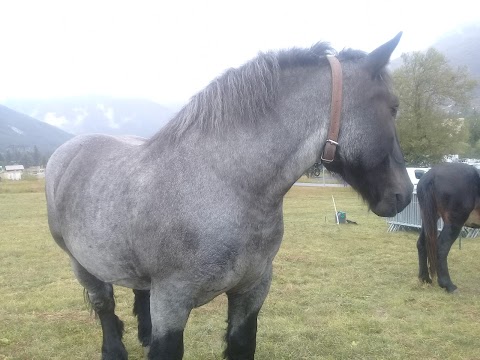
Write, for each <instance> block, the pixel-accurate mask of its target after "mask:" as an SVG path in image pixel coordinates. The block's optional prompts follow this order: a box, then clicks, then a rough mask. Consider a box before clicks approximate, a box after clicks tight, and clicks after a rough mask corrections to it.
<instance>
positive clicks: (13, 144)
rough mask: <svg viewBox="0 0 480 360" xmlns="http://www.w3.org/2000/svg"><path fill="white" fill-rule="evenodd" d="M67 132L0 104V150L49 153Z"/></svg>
mask: <svg viewBox="0 0 480 360" xmlns="http://www.w3.org/2000/svg"><path fill="white" fill-rule="evenodd" d="M72 137H73V135H72V134H69V133H67V132H65V131H63V130H60V129H59V128H57V127H55V126H52V125H49V124H46V123H44V122H42V121H39V120H37V119H34V118H32V117H30V116H27V115H24V114H22V113H19V112H17V111H14V110H12V109H9V108H8V107H6V106H3V105H0V152H4V151H6V150H7V149H13V148H17V149H23V150H25V149H30V150H31V149H33V147H34V146H37V148H38V150H39V151H40V152H41V153H46V154H51V153H52V152H53V151H54V150H55V149H56V148H57V147H59V146H60V145H61V144H63V143H64V142H65V141H67V140H69V139H71V138H72Z"/></svg>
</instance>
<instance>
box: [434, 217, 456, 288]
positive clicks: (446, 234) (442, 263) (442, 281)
mask: <svg viewBox="0 0 480 360" xmlns="http://www.w3.org/2000/svg"><path fill="white" fill-rule="evenodd" d="M461 230H462V227H461V226H456V225H451V224H445V225H444V226H443V229H442V231H441V233H440V236H439V237H438V270H437V271H438V285H440V287H442V288H445V289H446V290H447V291H448V292H453V291H455V290H456V289H457V287H456V286H455V285H454V284H453V283H452V280H451V279H450V274H449V273H448V263H447V256H448V253H449V251H450V248H451V247H452V244H453V243H454V242H455V240H456V239H457V237H458V235H459V234H460V231H461Z"/></svg>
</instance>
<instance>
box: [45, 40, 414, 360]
mask: <svg viewBox="0 0 480 360" xmlns="http://www.w3.org/2000/svg"><path fill="white" fill-rule="evenodd" d="M400 37H401V33H400V34H398V35H397V36H396V37H395V38H393V39H392V40H390V41H388V42H387V43H385V44H383V45H382V46H380V47H378V48H377V49H376V50H374V51H373V52H371V53H369V54H366V53H364V52H362V51H358V50H351V49H347V50H343V51H341V52H340V53H338V54H337V53H336V52H335V51H334V50H333V49H331V48H330V47H329V46H328V44H326V43H322V42H320V43H317V44H316V45H314V46H312V47H311V48H307V49H298V48H293V49H289V50H283V51H275V52H266V53H261V54H259V55H258V56H257V57H256V58H254V59H253V60H251V61H249V62H247V63H246V64H244V65H243V66H241V67H239V68H237V69H230V70H227V71H226V72H225V73H224V74H223V75H221V76H220V77H218V78H217V79H215V80H213V82H211V83H210V84H209V85H208V86H207V87H206V88H205V89H204V90H202V91H201V92H199V93H198V94H197V95H195V96H194V97H193V98H192V99H191V100H190V102H189V103H188V104H187V105H186V106H185V107H184V108H183V109H182V110H181V111H180V112H179V113H178V114H177V115H176V116H175V117H174V118H173V119H172V120H171V121H170V122H169V123H168V124H167V125H166V126H165V127H163V128H162V129H160V130H159V131H158V133H156V134H155V135H154V136H153V137H152V138H150V139H140V138H135V137H114V136H107V135H82V136H77V137H75V138H73V139H72V140H70V141H69V142H67V143H65V144H64V145H62V146H61V147H59V148H58V149H57V151H56V152H55V153H54V154H53V155H52V157H51V158H50V161H49V162H48V166H47V170H46V196H47V206H48V222H49V226H50V230H51V233H52V236H53V238H54V239H55V241H56V242H57V244H58V245H59V246H60V247H61V248H62V249H63V250H64V251H65V252H66V253H67V254H68V255H69V257H70V260H71V265H72V268H73V271H74V273H75V275H76V277H77V279H78V281H79V282H80V284H81V285H82V286H83V287H84V288H85V289H86V291H87V293H88V298H89V300H90V302H91V304H92V306H93V309H94V310H95V312H96V314H97V315H98V317H99V319H100V322H101V326H102V330H103V344H102V358H103V359H116V360H118V359H127V351H126V349H125V347H124V345H123V343H122V331H123V323H122V322H121V321H120V319H119V318H118V317H117V316H116V315H115V312H114V310H115V301H114V297H113V287H112V284H115V285H121V286H125V287H128V288H131V289H133V291H134V294H135V303H134V313H135V314H136V315H137V318H138V331H139V334H138V335H139V340H140V342H141V343H142V345H143V346H145V347H146V348H149V350H148V358H149V359H169V360H171V359H181V358H182V357H183V351H184V345H183V332H184V327H185V325H186V323H187V319H188V317H189V314H190V312H191V310H192V309H193V308H195V307H198V306H201V305H203V304H205V303H207V302H209V301H211V300H212V299H213V298H215V297H216V296H218V295H219V294H222V293H226V295H227V297H228V326H227V334H226V349H225V352H224V356H225V357H226V358H228V359H253V358H254V354H255V348H256V332H257V315H258V313H259V311H260V308H261V307H262V304H263V302H264V300H265V298H266V296H267V293H268V291H269V287H270V283H271V279H272V261H273V259H274V257H275V254H276V253H277V251H278V249H279V247H280V243H281V241H282V236H283V215H282V203H283V197H284V195H285V194H286V192H287V191H288V190H289V189H290V187H291V186H292V185H293V184H294V183H295V181H296V180H297V179H298V178H299V177H300V176H301V175H302V174H303V173H305V171H306V170H307V169H308V168H310V167H311V166H312V165H313V164H314V163H315V162H317V161H319V159H320V158H321V154H322V152H323V148H324V145H325V143H326V141H327V140H329V142H328V143H330V144H335V145H336V144H337V143H338V146H337V147H336V152H335V154H334V159H333V161H328V162H325V167H326V168H327V169H328V170H330V171H332V172H335V173H337V174H339V175H340V176H341V177H343V179H344V180H345V181H346V182H348V183H349V184H350V185H351V186H352V187H353V188H354V189H355V190H357V191H358V192H359V193H360V194H361V195H362V197H363V198H364V199H365V201H366V202H367V203H368V205H369V207H370V209H371V210H372V211H373V212H374V213H375V214H377V215H379V216H393V215H395V214H396V213H397V212H399V211H401V210H402V209H403V208H404V207H405V206H406V205H407V204H408V203H409V202H410V198H411V193H412V184H411V182H410V180H409V177H408V175H407V172H406V169H405V164H404V160H403V155H402V152H401V150H400V146H399V143H398V139H397V135H396V131H395V124H394V118H395V115H396V111H397V107H398V100H397V98H396V97H395V96H394V95H393V93H392V86H391V80H390V77H389V75H388V73H387V71H386V65H387V63H388V61H389V59H390V56H391V53H392V52H393V50H394V49H395V47H396V46H397V44H398V41H399V40H400ZM327 55H329V56H332V55H335V56H336V58H337V59H338V60H339V62H340V64H341V69H342V71H343V77H342V79H343V85H342V90H343V96H342V105H341V109H340V110H341V122H340V125H339V126H340V128H339V135H338V140H337V141H330V140H331V139H327V132H328V130H329V127H330V126H331V125H330V111H331V107H332V105H331V98H332V75H331V68H330V65H329V61H328V59H327ZM192 169H194V171H192Z"/></svg>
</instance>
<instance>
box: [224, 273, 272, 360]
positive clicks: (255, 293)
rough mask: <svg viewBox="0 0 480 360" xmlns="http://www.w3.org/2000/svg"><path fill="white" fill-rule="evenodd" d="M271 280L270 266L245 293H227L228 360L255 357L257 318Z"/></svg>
mask: <svg viewBox="0 0 480 360" xmlns="http://www.w3.org/2000/svg"><path fill="white" fill-rule="evenodd" d="M271 280H272V267H271V265H270V266H269V268H268V269H267V270H266V272H265V273H264V275H263V278H262V280H261V281H260V283H258V284H257V285H256V286H255V287H254V288H253V289H251V290H249V291H247V292H241V293H236V292H228V293H227V296H228V328H227V334H226V336H225V340H226V342H227V348H226V349H225V352H224V354H223V355H224V357H225V358H226V359H228V360H252V359H253V358H254V356H255V348H256V338H257V316H258V313H259V311H260V308H261V307H262V305H263V302H264V301H265V298H266V297H267V294H268V290H269V288H270V283H271Z"/></svg>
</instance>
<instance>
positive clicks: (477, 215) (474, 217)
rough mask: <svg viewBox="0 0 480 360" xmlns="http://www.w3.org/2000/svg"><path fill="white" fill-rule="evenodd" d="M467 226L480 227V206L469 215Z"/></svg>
mask: <svg viewBox="0 0 480 360" xmlns="http://www.w3.org/2000/svg"><path fill="white" fill-rule="evenodd" d="M465 226H468V227H471V228H480V208H475V209H473V211H472V212H471V213H470V215H469V216H468V219H467V221H466V222H465Z"/></svg>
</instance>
